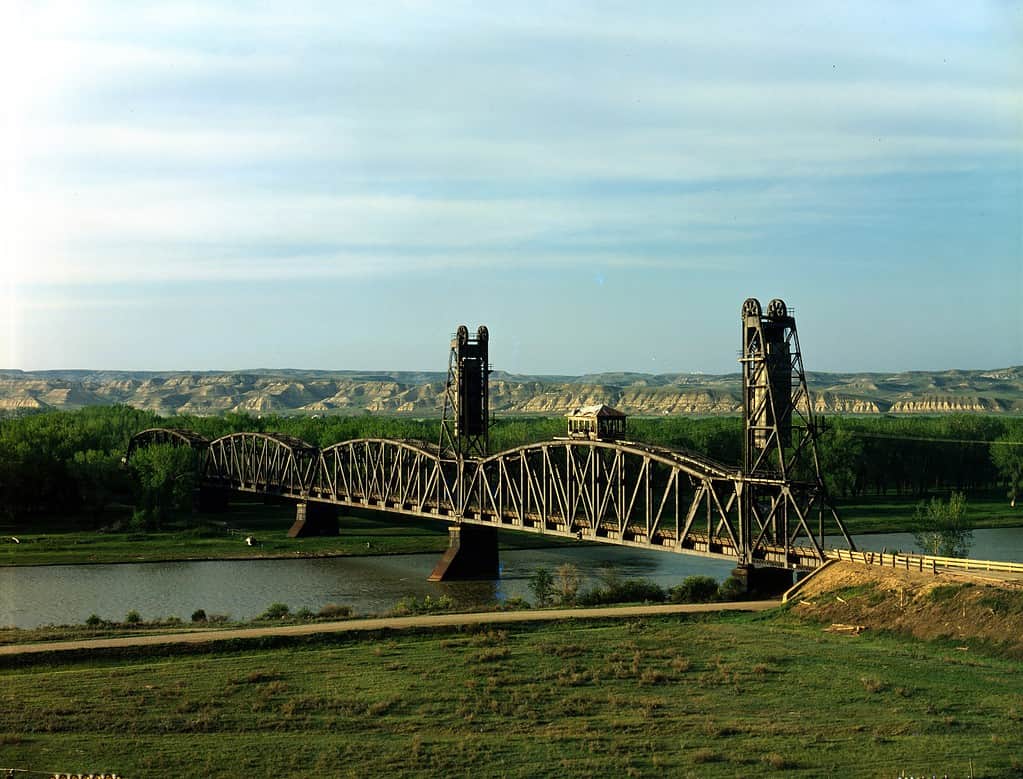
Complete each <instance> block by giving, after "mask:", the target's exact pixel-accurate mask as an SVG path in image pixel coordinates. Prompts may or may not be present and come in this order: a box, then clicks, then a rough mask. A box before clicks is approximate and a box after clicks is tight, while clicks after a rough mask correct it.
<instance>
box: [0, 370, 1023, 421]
mask: <svg viewBox="0 0 1023 779" xmlns="http://www.w3.org/2000/svg"><path fill="white" fill-rule="evenodd" d="M445 378H446V374H445V373H441V372H435V373H431V372H405V371H374V372H360V371H309V370H286V369H285V370H250V371H237V372H230V373H220V372H215V371H211V372H201V373H184V372H135V371H74V370H68V371H32V372H23V371H15V370H0V411H7V412H12V411H32V410H44V409H70V408H80V407H82V406H89V405H98V404H112V403H124V404H127V405H129V406H134V407H136V408H142V409H150V410H152V411H157V412H159V413H161V414H168V415H169V414H178V413H182V414H221V413H224V412H228V411H239V412H248V413H252V414H263V413H279V414H357V413H363V412H372V413H380V414H410V415H417V416H431V415H439V414H440V413H441V410H442V407H443V402H444V381H445ZM807 380H808V382H809V384H810V391H811V395H812V396H813V398H814V405H815V407H816V409H817V410H818V411H821V412H827V413H844V414H884V413H891V414H913V413H928V414H940V413H948V412H980V413H999V414H1023V366H1017V367H1014V368H1002V369H998V370H989V371H959V370H950V371H940V372H929V371H914V372H909V373H810V374H808V376H807ZM740 386H741V376H740V375H739V374H738V373H730V374H724V375H720V376H711V375H705V374H692V373H672V374H657V375H653V374H643V373H598V374H590V375H587V376H518V375H514V374H509V373H505V372H502V371H495V372H494V373H493V374H492V375H491V387H490V393H491V407H492V409H493V411H494V412H496V413H503V414H562V413H565V412H566V411H569V410H571V409H573V408H575V407H577V406H581V405H589V404H594V403H608V404H610V405H613V406H616V407H618V408H620V409H622V410H623V411H625V412H627V413H630V414H637V415H647V416H653V415H663V414H699V415H707V414H737V413H740V412H741V410H742V398H741V393H740Z"/></svg>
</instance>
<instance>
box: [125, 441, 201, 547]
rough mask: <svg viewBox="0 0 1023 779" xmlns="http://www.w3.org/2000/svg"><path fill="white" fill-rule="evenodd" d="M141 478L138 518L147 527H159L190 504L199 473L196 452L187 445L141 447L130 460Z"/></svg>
mask: <svg viewBox="0 0 1023 779" xmlns="http://www.w3.org/2000/svg"><path fill="white" fill-rule="evenodd" d="M131 463H132V467H133V468H134V469H135V473H136V476H137V480H138V488H139V495H138V499H137V501H136V505H137V506H138V509H137V511H136V517H137V519H139V520H140V521H141V522H142V523H143V524H144V525H145V527H146V528H147V529H156V528H159V527H160V525H161V524H162V523H163V521H164V520H165V519H166V518H167V516H168V515H169V514H170V513H171V512H172V511H185V510H188V509H189V508H190V507H191V501H192V494H193V491H194V490H195V487H196V481H197V474H196V464H195V453H194V452H193V451H192V450H191V448H189V447H187V446H175V445H173V444H162V445H159V446H147V447H145V448H144V449H140V450H139V451H138V452H136V453H135V455H134V456H133V457H132V460H131Z"/></svg>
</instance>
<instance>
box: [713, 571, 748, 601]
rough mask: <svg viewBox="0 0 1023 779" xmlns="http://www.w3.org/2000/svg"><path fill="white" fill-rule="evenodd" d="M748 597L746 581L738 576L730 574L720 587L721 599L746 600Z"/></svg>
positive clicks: (719, 595) (719, 596)
mask: <svg viewBox="0 0 1023 779" xmlns="http://www.w3.org/2000/svg"><path fill="white" fill-rule="evenodd" d="M748 597H749V593H748V592H746V583H745V582H744V581H743V580H742V579H740V578H739V577H738V576H729V577H728V578H727V579H725V580H724V581H723V582H721V586H720V587H718V598H720V599H721V600H725V601H728V600H746V599H747V598H748Z"/></svg>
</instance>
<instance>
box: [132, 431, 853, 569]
mask: <svg viewBox="0 0 1023 779" xmlns="http://www.w3.org/2000/svg"><path fill="white" fill-rule="evenodd" d="M154 444H175V445H181V446H188V447H191V448H192V449H193V450H194V451H195V453H196V455H197V463H198V474H199V484H200V489H201V490H215V491H223V492H228V491H235V492H242V493H252V494H256V495H263V496H275V497H280V498H286V499H292V500H294V501H296V502H298V503H299V504H300V505H301V504H303V503H305V504H308V505H310V506H312V505H315V504H326V505H330V506H338V507H348V508H360V509H372V510H378V511H385V512H390V513H396V514H404V515H410V516H417V517H427V518H432V519H438V520H442V521H445V522H448V523H452V524H455V523H457V524H460V525H471V526H483V527H491V528H501V529H507V530H517V531H524V532H531V533H541V534H547V535H552V536H562V537H571V538H577V539H581V540H587V541H597V542H602V543H609V544H617V545H621V546H631V547H638V548H644V549H658V550H663V551H671V552H683V553H688V554H696V555H703V556H708V557H715V558H722V559H728V560H733V561H735V562H737V563H738V564H740V565H747V566H748V565H767V566H773V567H785V568H801V569H809V568H815V567H817V566H819V565H821V564H822V563H823V562H824V561H825V560H826V558H827V556H828V555H827V552H826V550H825V549H824V548H823V539H824V524H823V522H824V520H823V516H824V512H823V511H822V510H821V509H822V508H823V505H824V503H823V498H824V497H825V496H823V495H822V494H821V493H822V492H823V486H822V485H821V484H820V483H819V481H818V482H797V481H793V480H791V479H783V478H781V477H776V476H771V475H757V476H753V477H751V476H749V475H744V474H743V473H742V471H741V469H738V468H735V467H729V466H726V465H723V464H721V463H718V462H715V461H713V460H711V459H709V458H707V457H703V456H700V455H698V454H695V453H691V452H686V451H679V450H672V449H666V448H661V447H656V446H649V445H646V444H640V443H634V442H628V441H600V440H571V439H564V440H562V439H555V440H552V441H545V442H541V443H535V444H528V445H525V446H519V447H516V448H513V449H509V450H507V451H503V452H499V453H496V454H491V455H488V456H479V457H462V456H460V457H456V458H452V457H450V456H445V453H444V452H442V450H441V449H440V448H439V447H438V446H436V445H433V444H429V443H425V442H421V441H406V440H389V439H381V438H364V439H357V440H351V441H343V442H341V443H337V444H334V445H332V446H328V447H326V448H323V449H319V448H317V447H315V446H312V445H310V444H308V443H306V442H304V441H301V440H299V439H296V438H293V437H290V436H286V435H282V434H275V433H251V432H243V433H232V434H230V435H226V436H223V437H222V438H218V439H216V440H213V441H208V440H206V439H205V438H203V437H202V436H200V435H198V434H196V433H193V432H191V431H188V430H179V429H168V428H154V429H150V430H144V431H142V432H140V433H138V434H136V435H135V436H134V437H133V438H132V439H131V442H130V444H129V448H128V455H127V457H126V458H125V460H126V462H127V461H130V460H131V458H132V456H133V455H134V453H135V452H137V451H138V450H139V449H140V448H142V447H145V446H149V445H154ZM744 492H745V493H746V499H745V500H744V499H743V498H744ZM751 495H755V499H750V496H751ZM843 532H844V531H843Z"/></svg>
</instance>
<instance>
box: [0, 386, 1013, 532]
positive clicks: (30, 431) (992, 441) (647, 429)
mask: <svg viewBox="0 0 1023 779" xmlns="http://www.w3.org/2000/svg"><path fill="white" fill-rule="evenodd" d="M160 426H163V427H183V428H188V429H191V430H194V431H196V432H198V433H201V434H203V435H205V436H207V437H208V438H211V439H212V438H217V437H219V436H221V435H225V434H227V433H230V432H234V431H259V432H274V431H278V432H283V433H287V434H289V435H293V436H296V437H298V438H301V439H303V440H305V441H308V442H309V443H310V444H313V445H314V446H319V447H325V446H328V445H330V444H332V443H336V442H338V441H344V440H347V439H351V438H362V437H384V438H403V439H415V440H420V441H428V442H436V441H437V440H438V437H439V429H440V421H439V420H437V419H427V420H423V419H410V418H405V417H379V416H375V415H362V416H352V417H340V416H339V417H324V418H315V419H314V418H311V417H277V416H265V417H254V416H248V415H245V414H227V415H224V416H218V417H192V416H180V417H165V418H161V417H159V416H158V415H156V414H154V413H152V412H148V411H140V410H137V409H132V408H128V407H125V406H112V407H90V408H85V409H81V410H79V411H68V412H48V413H40V414H31V415H26V416H21V417H10V418H3V419H0V524H3V523H6V524H10V522H11V521H12V520H14V519H17V520H18V521H26V520H29V521H36V518H39V517H43V516H47V517H61V518H64V517H76V518H78V519H79V520H80V521H82V522H85V523H86V524H88V525H92V526H97V525H99V524H103V522H104V515H105V514H106V513H108V511H109V508H110V506H112V505H114V504H116V503H121V504H128V505H134V506H136V507H137V508H138V509H139V510H140V511H141V512H142V513H141V515H140V519H139V521H140V522H142V523H145V524H148V525H151V526H152V525H156V524H159V523H160V522H161V521H162V520H163V518H164V517H165V516H166V513H167V511H168V510H173V509H174V507H180V506H184V505H187V501H188V500H189V499H190V490H191V488H192V486H193V485H192V483H191V481H190V479H192V478H193V477H192V476H190V475H186V474H189V473H191V471H189V468H188V467H186V466H187V465H188V464H187V463H186V462H185V461H184V458H186V457H188V456H190V453H188V452H187V450H183V449H182V450H176V449H174V448H173V447H171V448H168V451H166V452H163V451H157V449H162V448H159V447H158V448H155V449H153V450H152V451H148V452H147V453H144V454H141V453H140V456H139V457H138V458H136V459H135V462H134V468H135V471H136V473H135V474H132V473H129V472H128V471H126V470H125V469H124V468H122V467H121V466H120V458H121V457H122V456H123V455H124V453H125V451H126V449H127V445H128V440H129V438H130V437H131V436H132V435H133V434H134V433H136V432H138V431H139V430H142V429H145V428H147V427H160ZM564 432H565V421H564V419H563V418H561V417H550V418H547V417H528V418H527V417H517V418H516V417H511V418H501V419H498V420H497V421H496V423H495V424H494V426H493V428H492V430H491V449H492V450H494V451H499V450H502V449H507V448H510V447H513V446H518V445H520V444H524V443H529V442H532V441H541V440H549V439H550V438H552V437H554V436H560V435H564ZM628 437H629V438H630V439H632V440H636V441H644V442H647V443H651V444H659V445H663V446H669V447H674V448H684V449H689V450H692V451H695V452H699V453H702V454H705V455H707V456H710V457H712V458H714V459H717V460H720V461H722V462H725V463H731V464H737V463H738V462H739V461H740V459H741V456H742V422H741V420H740V419H738V418H735V417H718V418H704V419H694V418H689V417H661V418H648V419H631V420H630V421H629V436H628ZM1021 443H1023V419H1021V418H1017V417H1001V416H982V415H975V416H965V415H954V416H945V417H875V418H867V417H836V418H831V419H829V420H828V431H827V432H826V433H825V434H824V435H823V436H822V437H821V439H820V457H821V464H822V467H823V470H824V473H825V475H826V479H827V481H828V485H829V487H830V488H831V490H832V491H833V492H834V494H836V495H837V496H840V497H853V498H854V497H857V496H861V495H865V494H884V493H898V494H902V495H907V496H919V497H926V496H927V495H928V494H929V493H930V492H933V491H949V490H955V491H959V492H966V493H969V492H971V491H974V490H978V489H990V488H994V487H999V486H1000V487H1001V488H1004V489H1006V490H1007V492H1008V494H1009V496H1010V498H1011V499H1018V498H1019V497H1020V496H1021V495H1023V446H1020V445H1019V444H1021ZM186 493H189V495H188V496H186ZM47 523H51V520H47Z"/></svg>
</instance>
